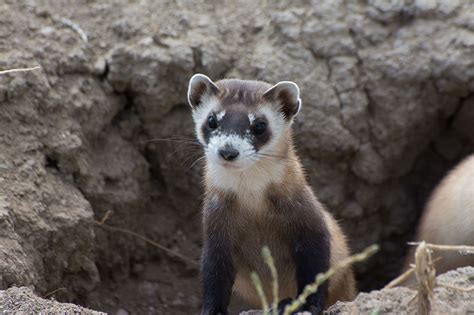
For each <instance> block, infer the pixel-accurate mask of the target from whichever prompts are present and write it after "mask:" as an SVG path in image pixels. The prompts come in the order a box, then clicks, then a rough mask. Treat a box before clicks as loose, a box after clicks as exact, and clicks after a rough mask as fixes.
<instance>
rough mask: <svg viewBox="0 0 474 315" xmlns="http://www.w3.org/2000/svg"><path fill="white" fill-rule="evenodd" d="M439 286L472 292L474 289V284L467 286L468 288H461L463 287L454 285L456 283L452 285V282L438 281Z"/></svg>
mask: <svg viewBox="0 0 474 315" xmlns="http://www.w3.org/2000/svg"><path fill="white" fill-rule="evenodd" d="M437 286H439V287H443V288H447V289H453V290H457V291H461V292H471V291H474V286H472V287H467V288H461V287H457V286H454V285H450V284H445V283H439V282H438V283H437Z"/></svg>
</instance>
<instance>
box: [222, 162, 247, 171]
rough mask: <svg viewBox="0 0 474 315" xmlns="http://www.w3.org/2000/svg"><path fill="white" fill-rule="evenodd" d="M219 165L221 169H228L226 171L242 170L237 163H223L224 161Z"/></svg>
mask: <svg viewBox="0 0 474 315" xmlns="http://www.w3.org/2000/svg"><path fill="white" fill-rule="evenodd" d="M219 164H220V165H221V166H222V167H225V168H228V169H232V170H239V169H242V167H241V166H240V165H238V164H237V163H235V162H224V161H221V162H219Z"/></svg>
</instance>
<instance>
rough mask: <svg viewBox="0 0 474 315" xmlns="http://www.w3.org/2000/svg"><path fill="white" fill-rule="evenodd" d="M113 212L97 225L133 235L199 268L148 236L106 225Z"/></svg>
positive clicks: (106, 214) (187, 258) (194, 263)
mask: <svg viewBox="0 0 474 315" xmlns="http://www.w3.org/2000/svg"><path fill="white" fill-rule="evenodd" d="M111 213H112V212H111V211H110V210H109V211H107V212H106V213H105V215H104V217H103V218H102V219H101V220H99V221H96V224H97V225H98V226H100V227H102V228H105V229H108V230H111V231H116V232H121V233H124V234H128V235H131V236H134V237H136V238H138V239H141V240H142V241H144V242H146V243H148V244H150V245H152V246H154V247H156V248H159V249H161V250H162V251H164V252H166V253H167V254H169V255H170V256H171V257H176V258H179V259H180V260H182V261H184V262H186V263H189V264H190V265H192V266H194V267H195V266H199V263H198V262H197V261H195V260H193V259H191V258H189V257H186V256H184V255H182V254H180V253H178V252H177V251H174V250H172V249H169V248H168V247H166V246H163V245H161V244H160V243H158V242H156V241H154V240H152V239H149V238H148V237H146V236H143V235H141V234H138V233H135V232H133V231H130V230H127V229H124V228H120V227H116V226H111V225H108V224H105V222H106V221H107V220H108V219H109V217H110V215H111Z"/></svg>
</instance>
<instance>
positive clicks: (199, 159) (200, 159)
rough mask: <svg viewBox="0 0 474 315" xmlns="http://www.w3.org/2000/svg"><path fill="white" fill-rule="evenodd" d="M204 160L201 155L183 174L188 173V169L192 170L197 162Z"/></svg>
mask: <svg viewBox="0 0 474 315" xmlns="http://www.w3.org/2000/svg"><path fill="white" fill-rule="evenodd" d="M205 158H206V156H205V155H203V156H201V157H200V158H198V159H196V161H194V162H193V164H191V166H190V167H188V168H187V169H186V170H185V171H184V172H185V173H186V172H188V171H189V170H190V169H192V168H193V167H194V166H195V165H196V164H197V163H198V162H200V161H202V160H203V159H205Z"/></svg>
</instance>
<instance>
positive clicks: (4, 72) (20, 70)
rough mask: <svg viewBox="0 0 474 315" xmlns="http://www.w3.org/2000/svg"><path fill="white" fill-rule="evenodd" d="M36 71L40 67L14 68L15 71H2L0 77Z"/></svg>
mask: <svg viewBox="0 0 474 315" xmlns="http://www.w3.org/2000/svg"><path fill="white" fill-rule="evenodd" d="M38 69H41V67H40V66H35V67H32V68H16V69H9V70H2V71H0V75H2V74H7V73H15V72H28V71H34V70H38Z"/></svg>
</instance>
